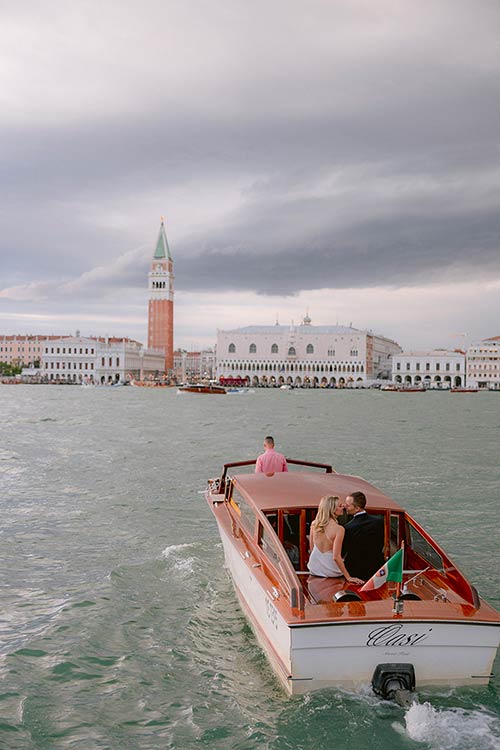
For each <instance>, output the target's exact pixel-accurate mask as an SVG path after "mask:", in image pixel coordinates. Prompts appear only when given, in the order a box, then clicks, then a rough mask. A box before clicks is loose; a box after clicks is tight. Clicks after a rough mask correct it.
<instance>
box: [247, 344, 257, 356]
mask: <svg viewBox="0 0 500 750" xmlns="http://www.w3.org/2000/svg"><path fill="white" fill-rule="evenodd" d="M248 351H249V353H250V354H255V352H256V351H257V346H256V345H255V344H250V346H249V347H248Z"/></svg>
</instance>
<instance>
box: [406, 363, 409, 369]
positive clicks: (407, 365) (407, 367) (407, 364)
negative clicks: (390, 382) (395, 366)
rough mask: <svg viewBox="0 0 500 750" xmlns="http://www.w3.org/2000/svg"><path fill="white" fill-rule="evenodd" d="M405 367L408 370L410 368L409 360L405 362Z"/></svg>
mask: <svg viewBox="0 0 500 750" xmlns="http://www.w3.org/2000/svg"><path fill="white" fill-rule="evenodd" d="M406 369H407V370H409V369H410V363H409V362H407V363H406Z"/></svg>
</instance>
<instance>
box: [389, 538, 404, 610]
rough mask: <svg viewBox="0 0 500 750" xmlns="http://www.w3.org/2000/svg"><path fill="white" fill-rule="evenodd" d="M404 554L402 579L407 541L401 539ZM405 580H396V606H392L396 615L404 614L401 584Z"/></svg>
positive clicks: (402, 557) (402, 556) (402, 558)
mask: <svg viewBox="0 0 500 750" xmlns="http://www.w3.org/2000/svg"><path fill="white" fill-rule="evenodd" d="M400 549H401V550H402V555H401V579H402V578H403V570H404V569H405V543H404V540H402V541H401V547H400ZM402 583H403V581H402V580H401V581H396V593H395V595H394V607H393V608H392V611H393V612H394V614H396V615H401V614H403V600H402V599H401V584H402Z"/></svg>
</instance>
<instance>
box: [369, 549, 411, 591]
mask: <svg viewBox="0 0 500 750" xmlns="http://www.w3.org/2000/svg"><path fill="white" fill-rule="evenodd" d="M387 581H397V582H398V583H402V582H403V548H402V547H401V549H398V551H397V552H396V554H394V555H393V556H392V557H390V558H389V560H387V562H386V564H385V565H384V567H383V568H380V570H377V572H376V573H375V575H373V576H372V577H371V578H370V580H369V581H367V582H366V583H365V585H364V586H362V587H361V589H360V591H372V590H373V589H378V588H380V587H381V586H383V585H384V583H387Z"/></svg>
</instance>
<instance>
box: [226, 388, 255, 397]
mask: <svg viewBox="0 0 500 750" xmlns="http://www.w3.org/2000/svg"><path fill="white" fill-rule="evenodd" d="M226 393H227V394H228V395H229V396H242V395H247V394H249V393H255V388H227V389H226Z"/></svg>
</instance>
